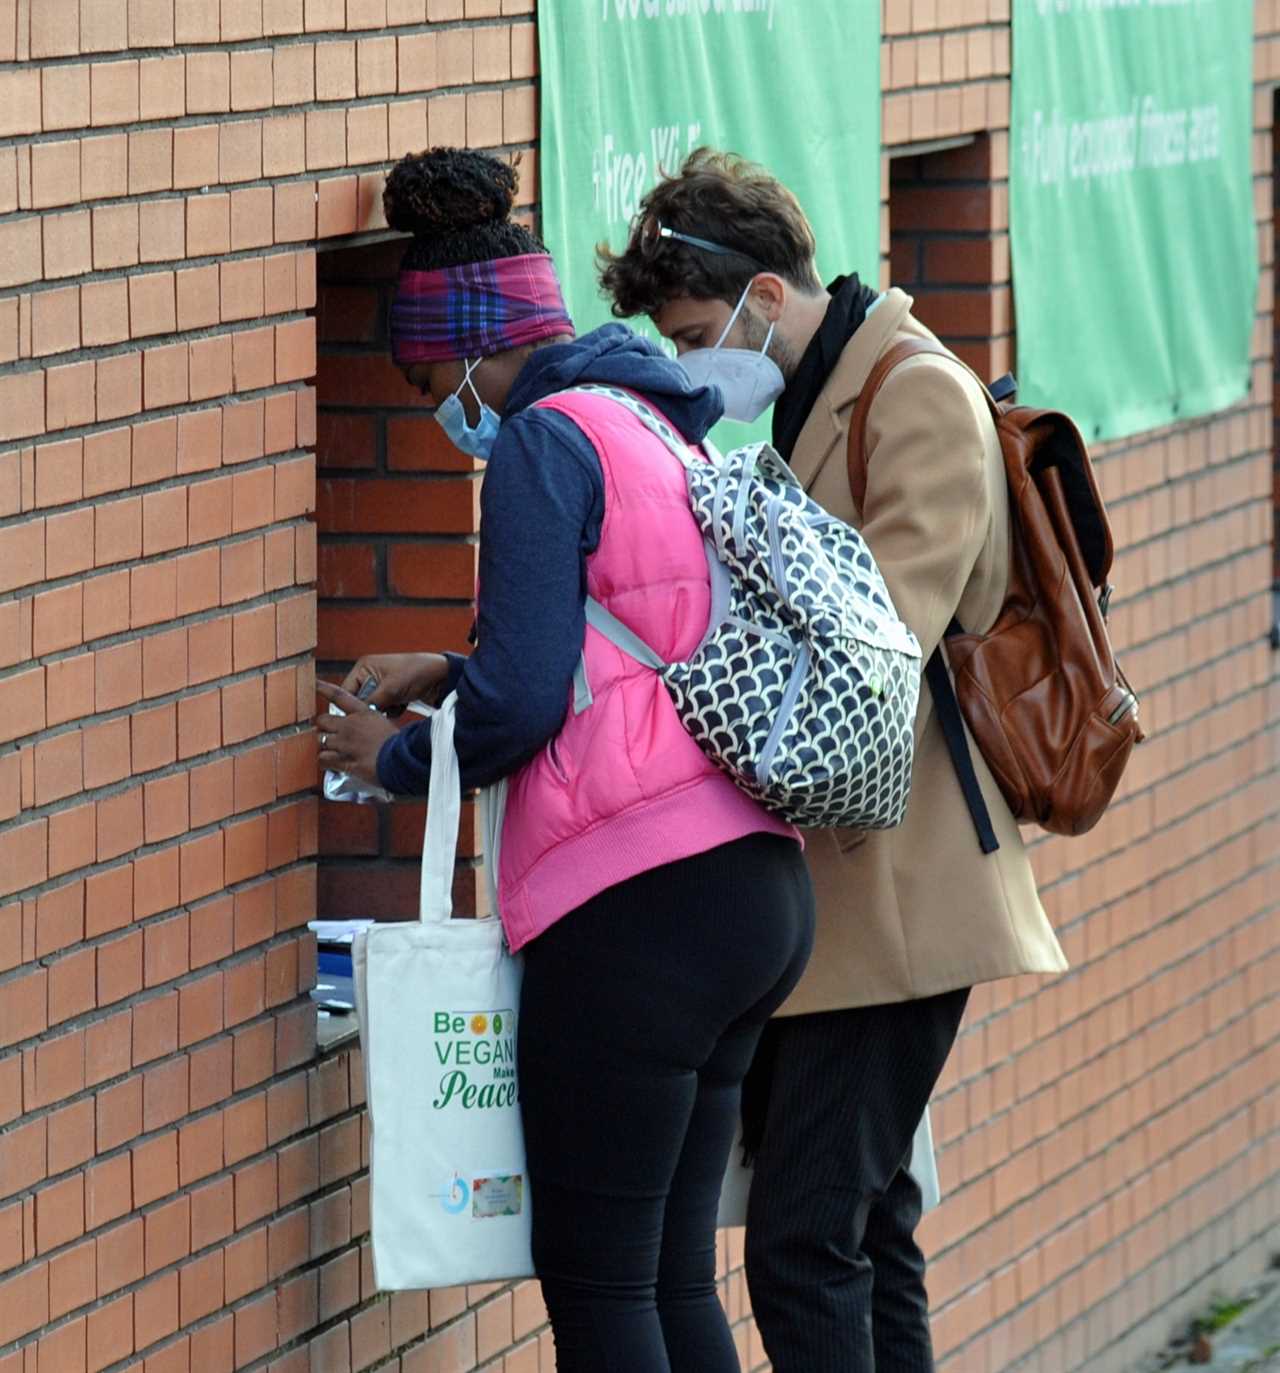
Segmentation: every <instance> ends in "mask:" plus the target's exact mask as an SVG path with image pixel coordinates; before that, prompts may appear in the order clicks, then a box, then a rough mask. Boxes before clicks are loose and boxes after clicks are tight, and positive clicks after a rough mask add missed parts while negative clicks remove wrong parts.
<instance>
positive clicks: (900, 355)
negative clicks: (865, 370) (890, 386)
mask: <svg viewBox="0 0 1280 1373" xmlns="http://www.w3.org/2000/svg"><path fill="white" fill-rule="evenodd" d="M924 354H929V355H932V356H933V357H940V358H947V359H949V360H950V361H951V362H954V363H955V364H956V366H957V367H962V368H964V370H965V371H966V372H969V373H970V375H973V373H972V369H971V368H969V367H967V366H966V365H965V363H963V362H962V361H961V360H960V359H959V358H958V357H956V355H955V354H954V353H953V352H952V351H951V350H950V349H949V348H946V347H944V346H943V345H942V344H941V343H939V342H938V340H937V339H931V338H908V339H903V340H902V341H901V342H900V343H895V344H894V345H893V346H892V347H891V348H889V349H887V350H886V351H885V352H884V353H882V354H881V355H880V357H879V358H878V359H877V360H876V364H875V366H874V367H873V368H872V369H871V372H870V373H869V375H868V376H867V379H866V381H865V382H864V383H863V386H862V390H861V391H860V392H859V393H858V399H857V401H856V402H855V403H854V407H853V418H852V419H851V420H850V421H849V446H848V451H847V454H846V461H847V462H848V466H849V490H850V492H851V493H852V495H853V503H854V504H855V505H856V506H857V507H858V510H859V511H861V510H862V508H863V505H864V504H865V502H866V499H867V416H868V415H869V414H870V413H871V406H872V404H873V402H874V401H875V398H876V396H877V395H878V394H879V391H880V388H881V386H883V385H884V383H885V381H886V380H887V378H888V376H889V373H890V372H892V371H893V369H894V368H895V367H897V366H898V364H899V363H902V362H906V361H907V359H908V358H914V357H920V356H921V355H924ZM979 385H981V382H979ZM983 394H984V395H985V396H987V399H988V402H990V399H991V398H990V393H989V392H988V391H987V389H986V387H985V386H984V387H983ZM993 413H994V406H993Z"/></svg>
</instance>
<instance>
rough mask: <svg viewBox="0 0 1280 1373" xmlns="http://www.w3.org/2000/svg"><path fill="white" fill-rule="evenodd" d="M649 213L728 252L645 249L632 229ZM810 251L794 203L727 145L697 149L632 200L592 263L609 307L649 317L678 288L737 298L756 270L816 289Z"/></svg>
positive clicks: (809, 235) (666, 242) (704, 296)
mask: <svg viewBox="0 0 1280 1373" xmlns="http://www.w3.org/2000/svg"><path fill="white" fill-rule="evenodd" d="M651 219H657V220H658V222H659V223H661V224H664V225H666V226H667V227H668V228H670V229H676V230H678V231H679V232H681V233H686V234H694V235H696V236H697V237H699V238H706V239H710V240H711V241H712V242H713V243H719V244H721V245H722V246H724V247H726V248H731V249H733V250H734V252H733V254H732V255H725V254H722V253H712V252H708V251H707V250H706V249H703V248H697V247H694V246H693V245H691V244H687V243H682V242H680V240H678V239H662V240H660V241H659V242H658V243H657V244H656V245H654V246H653V247H652V248H648V247H645V246H643V245H642V241H641V234H642V230H643V229H644V226H645V225H646V224H647V223H648V222H649V221H650V220H651ZM815 251H816V244H815V243H814V238H813V230H812V229H811V228H810V227H809V221H808V220H807V219H806V218H805V215H804V211H803V210H802V209H801V208H800V202H799V201H798V200H796V198H795V196H794V195H792V194H791V192H790V191H789V190H787V188H786V187H785V186H784V185H783V184H782V183H781V182H780V181H779V180H778V179H777V178H776V177H773V176H770V175H769V173H768V172H766V171H765V170H764V168H763V167H759V166H757V165H756V164H755V163H754V162H748V161H747V160H746V159H745V158H743V157H739V156H738V155H737V154H736V153H725V152H717V151H716V150H715V149H713V148H696V149H695V150H694V151H693V152H691V153H690V154H689V156H688V157H687V158H686V159H685V161H684V165H683V166H682V167H681V168H680V171H679V172H678V173H677V174H676V175H675V176H664V177H663V179H662V180H661V181H659V182H658V184H657V185H656V186H655V187H654V188H653V189H652V190H651V191H649V192H648V194H647V195H646V196H645V197H644V199H643V200H642V201H641V202H640V207H639V210H638V211H637V213H636V216H635V219H634V220H633V221H632V224H631V232H630V235H629V237H628V241H627V246H626V248H625V250H624V251H623V252H621V253H614V252H613V251H612V250H611V249H610V248H609V245H608V244H607V243H601V244H599V245H598V246H597V248H596V265H597V269H598V271H599V275H600V285H601V287H602V288H603V290H604V291H605V293H606V294H607V295H608V296H610V297H611V298H612V302H613V305H612V309H613V313H614V314H615V315H616V316H617V317H618V318H619V319H629V318H631V317H632V316H634V315H654V314H656V313H657V312H658V311H659V310H660V309H661V308H662V307H663V305H665V304H666V302H667V301H668V300H671V299H673V298H676V297H679V296H693V297H694V298H695V299H698V300H723V301H726V302H728V303H729V304H730V305H732V304H736V302H737V300H738V297H739V296H741V295H742V293H743V291H745V290H746V288H747V283H748V282H749V281H750V280H751V278H752V277H754V276H756V275H758V274H759V272H760V271H761V269H762V268H763V269H764V270H765V271H769V272H774V273H776V274H777V275H778V276H780V277H782V279H783V280H784V281H786V282H788V283H790V284H791V285H792V286H794V287H796V288H797V289H798V290H800V291H804V292H815V291H820V290H821V289H822V283H821V282H820V281H819V280H818V273H817V269H816V268H815V266H814V253H815Z"/></svg>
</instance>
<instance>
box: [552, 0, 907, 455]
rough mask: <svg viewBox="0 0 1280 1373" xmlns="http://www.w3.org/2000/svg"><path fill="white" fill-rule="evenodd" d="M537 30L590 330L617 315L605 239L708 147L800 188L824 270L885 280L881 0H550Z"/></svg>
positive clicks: (560, 234) (565, 237) (571, 250)
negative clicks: (603, 259)
mask: <svg viewBox="0 0 1280 1373" xmlns="http://www.w3.org/2000/svg"><path fill="white" fill-rule="evenodd" d="M538 39H539V46H540V66H541V76H542V143H541V149H542V151H541V163H540V179H541V188H542V189H541V200H542V233H543V237H544V239H545V240H546V244H547V247H548V248H550V249H551V252H552V253H553V254H554V256H555V259H556V262H557V264H558V265H559V268H560V273H561V278H562V280H563V282H564V287H565V292H566V296H567V299H568V302H569V308H570V312H571V313H572V315H573V319H574V324H575V326H576V328H577V330H578V332H579V333H580V334H584V333H586V332H587V331H588V330H590V329H594V328H595V327H596V326H597V325H599V324H604V323H606V322H607V321H608V320H609V319H610V318H611V316H610V315H609V308H608V304H607V303H606V301H605V300H604V299H603V298H602V297H601V295H600V291H599V287H598V284H597V277H596V266H595V248H596V245H597V244H598V243H600V242H602V241H605V242H608V243H609V245H610V246H611V247H612V248H614V249H615V250H619V249H621V248H622V247H623V246H624V245H625V243H626V238H627V231H628V228H629V226H630V223H631V218H632V216H633V215H634V214H635V211H636V206H637V204H638V202H639V200H640V197H641V196H642V195H643V194H644V193H645V191H647V190H648V189H649V188H650V186H652V185H653V183H654V182H655V181H656V180H657V179H658V177H659V175H660V174H661V172H662V171H663V170H665V171H668V172H674V171H677V170H678V169H679V167H680V164H681V162H682V161H683V160H684V158H685V156H686V154H688V153H689V152H691V151H692V150H693V149H694V148H696V147H698V146H699V145H701V144H709V145H710V146H712V147H715V148H719V149H722V150H727V151H731V152H736V153H740V154H742V155H743V156H744V157H748V158H750V159H751V160H752V161H753V162H759V163H762V164H763V165H764V166H765V167H766V168H768V170H769V171H770V172H772V173H773V174H774V175H775V176H777V177H778V178H779V179H780V180H781V181H783V182H784V183H785V184H786V185H788V186H789V187H790V188H791V189H792V190H793V191H794V192H795V194H796V196H797V197H798V199H799V201H800V203H801V205H802V206H803V207H804V210H805V213H806V214H807V215H808V216H809V219H810V221H811V222H812V224H813V228H814V232H815V234H816V235H817V239H818V270H819V273H820V274H821V275H822V276H823V279H824V280H827V279H829V278H830V277H833V276H835V275H837V274H838V273H842V272H851V271H857V272H859V273H860V274H861V275H862V277H863V278H864V279H865V280H869V281H871V282H872V283H874V282H875V281H876V279H877V264H878V260H879V242H880V227H879V226H880V0H539V4H538ZM708 234H709V236H710V237H714V233H711V232H710V227H709V228H708ZM636 323H637V324H640V323H642V322H640V321H637V322H636ZM649 332H651V330H650V331H649ZM724 427H725V429H727V430H729V431H731V432H729V433H725V434H723V435H722V436H720V437H721V441H722V442H724V441H729V442H741V441H742V440H743V437H744V435H745V434H746V433H747V432H748V431H747V430H746V429H745V428H744V427H743V426H741V425H726V426H724ZM754 428H761V432H762V433H763V434H766V435H767V432H768V429H767V425H765V426H761V427H757V426H753V429H754Z"/></svg>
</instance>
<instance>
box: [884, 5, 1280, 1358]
mask: <svg viewBox="0 0 1280 1373" xmlns="http://www.w3.org/2000/svg"><path fill="white" fill-rule="evenodd" d="M1274 9H1275V7H1274V6H1259V7H1257V16H1258V25H1259V34H1260V35H1263V34H1266V35H1270V34H1272V33H1273V31H1275V30H1277V29H1280V15H1276V14H1275V13H1273V11H1274ZM961 11H963V13H961ZM1007 12H1008V5H1007V4H1003V3H1000V4H988V3H986V0H976V2H974V3H967V4H964V5H956V6H954V7H952V6H943V5H940V4H935V3H933V0H900V3H895V2H894V0H888V3H887V4H886V6H885V36H884V74H885V89H886V96H885V141H886V143H887V144H888V145H890V147H892V146H894V145H906V144H911V143H919V142H926V143H927V142H930V141H933V140H940V139H948V138H952V139H954V138H957V137H959V136H961V135H965V134H968V133H971V132H974V131H981V130H986V133H985V134H983V135H980V136H979V137H978V139H977V141H976V142H975V143H974V144H972V145H970V146H968V147H961V148H955V149H950V150H945V151H928V152H926V153H925V154H924V155H923V156H920V157H915V158H902V159H894V160H893V161H892V163H891V170H890V172H889V177H888V191H887V199H886V211H887V219H888V225H887V227H888V230H889V232H888V234H887V236H886V237H887V243H888V246H889V251H890V256H889V262H888V264H887V267H888V272H887V275H888V276H892V277H893V278H894V279H895V280H901V281H902V283H903V284H904V285H907V286H908V289H910V290H911V291H912V293H913V294H914V295H916V297H917V301H918V309H919V313H920V315H921V317H922V318H923V319H924V320H925V321H926V322H928V323H930V324H931V325H932V326H933V327H934V328H935V329H937V330H938V332H939V333H941V334H942V335H943V336H944V337H946V338H947V339H948V341H950V342H952V343H953V344H954V345H955V346H956V347H957V349H958V350H959V351H960V352H961V353H962V355H963V356H965V357H966V358H967V359H968V360H969V361H971V362H973V363H974V365H975V366H977V367H978V368H979V370H980V371H982V372H983V373H984V374H985V375H989V376H994V375H995V374H997V373H999V372H1001V371H1003V370H1005V368H1006V367H1008V366H1012V367H1013V369H1014V370H1015V371H1016V356H1015V347H1014V338H1013V320H1012V301H1011V294H1010V290H1009V282H1010V278H1011V276H1012V275H1013V273H1012V272H1011V269H1010V261H1009V248H1008V235H1007V223H1008V197H1007V175H1008V171H1007V167H1008V132H1007V130H1008V109H1009V96H1008V84H1007V80H1006V77H1007V74H1008V70H1009V35H1008V31H1007V28H1006V27H1005V26H1004V25H1003V24H999V23H995V22H992V21H999V20H1003V19H1005V18H1006V17H1007ZM943 24H946V25H947V26H948V27H947V28H946V29H945V30H942V31H939V30H940V26H941V25H943ZM1278 59H1280V48H1278V46H1277V43H1276V41H1275V39H1274V38H1266V39H1264V38H1260V40H1259V44H1258V57H1257V63H1256V69H1257V70H1256V75H1257V78H1258V82H1259V85H1258V88H1257V91H1258V99H1257V102H1256V116H1257V117H1256V124H1257V129H1258V132H1257V135H1256V140H1255V143H1256V150H1257V152H1256V157H1255V168H1254V170H1255V173H1256V175H1257V182H1256V184H1257V189H1258V195H1257V212H1258V221H1259V243H1260V250H1261V255H1262V261H1263V276H1262V285H1261V290H1260V292H1259V303H1258V308H1259V314H1258V328H1257V331H1256V333H1255V342H1254V353H1255V358H1256V362H1255V369H1254V377H1255V379H1254V387H1253V391H1252V394H1251V395H1250V397H1249V398H1248V400H1247V401H1246V402H1245V403H1243V404H1241V405H1240V406H1238V407H1236V408H1234V409H1233V410H1231V411H1228V412H1225V413H1223V414H1221V415H1217V416H1212V417H1209V418H1206V419H1204V420H1201V421H1197V422H1194V423H1191V424H1185V425H1180V426H1177V427H1176V428H1172V429H1167V430H1162V431H1159V432H1157V433H1154V434H1149V435H1141V436H1138V437H1137V438H1135V439H1132V440H1127V441H1125V442H1123V443H1116V444H1111V445H1107V446H1105V447H1102V448H1099V449H1097V450H1096V452H1095V457H1096V458H1097V463H1098V474H1099V480H1100V482H1101V484H1102V488H1103V492H1104V495H1105V496H1106V498H1107V500H1108V503H1109V507H1110V510H1111V514H1112V519H1113V523H1114V527H1115V534H1116V543H1117V547H1118V549H1119V550H1120V551H1119V554H1118V556H1117V560H1116V567H1115V571H1114V580H1115V582H1116V585H1117V588H1118V593H1117V599H1116V602H1115V608H1114V610H1113V615H1112V628H1113V633H1114V636H1115V639H1116V642H1117V645H1118V647H1119V649H1120V650H1121V652H1122V655H1123V661H1124V664H1125V666H1126V669H1127V670H1128V671H1129V673H1130V675H1131V676H1132V677H1133V679H1134V681H1135V683H1136V684H1137V685H1138V687H1139V690H1140V692H1141V693H1142V695H1143V714H1144V720H1145V722H1146V726H1147V729H1148V733H1149V734H1150V736H1151V737H1150V739H1149V742H1148V743H1146V744H1145V745H1144V746H1143V747H1142V749H1141V750H1140V751H1139V752H1138V753H1137V754H1136V755H1135V758H1134V762H1133V764H1132V766H1131V768H1130V773H1129V776H1128V777H1127V779H1126V783H1125V787H1124V790H1123V792H1122V794H1121V796H1120V798H1119V801H1118V803H1117V805H1116V806H1115V808H1114V809H1113V811H1112V812H1110V813H1109V814H1108V816H1107V818H1106V819H1105V820H1104V822H1103V823H1102V825H1100V826H1099V828H1098V830H1096V831H1095V832H1094V833H1093V834H1091V835H1088V836H1086V837H1085V838H1083V839H1077V840H1072V841H1062V840H1053V841H1049V840H1045V839H1041V840H1040V841H1039V842H1037V844H1036V846H1035V850H1034V862H1035V866H1036V871H1037V876H1038V879H1039V881H1040V886H1041V892H1042V894H1043V896H1044V900H1045V904H1046V907H1047V909H1048V910H1049V913H1050V915H1051V917H1052V919H1053V921H1054V924H1055V926H1056V928H1057V929H1058V931H1059V934H1060V937H1061V939H1062V942H1063V945H1064V948H1065V949H1066V952H1067V955H1068V957H1069V959H1070V961H1071V964H1072V971H1071V972H1070V973H1069V974H1068V975H1067V976H1065V977H1063V978H1060V979H1058V980H1056V981H1050V982H1044V983H1041V982H1039V981H1037V980H1035V979H1026V980H1025V981H1015V982H1004V983H996V984H992V985H989V986H987V987H983V988H980V989H978V991H977V992H976V993H975V995H974V998H973V1000H972V1002H971V1005H970V1009H969V1013H968V1015H967V1017H966V1020H965V1026H964V1029H963V1031H962V1034H961V1037H960V1041H959V1043H958V1045H957V1048H956V1052H955V1053H954V1055H953V1056H952V1059H951V1061H950V1063H949V1065H948V1067H947V1070H946V1072H945V1073H944V1076H943V1080H942V1082H941V1084H940V1086H939V1090H938V1093H937V1096H936V1098H935V1105H934V1128H935V1135H936V1138H937V1141H938V1145H939V1163H940V1169H941V1175H942V1184H943V1191H944V1195H945V1200H944V1202H943V1205H942V1207H941V1208H940V1210H939V1211H938V1212H936V1213H935V1214H934V1215H932V1216H930V1217H928V1218H927V1219H926V1221H925V1225H924V1237H925V1241H926V1248H927V1250H928V1252H929V1254H930V1257H931V1271H932V1278H931V1282H930V1292H931V1297H932V1306H933V1310H934V1313H935V1314H934V1330H935V1340H936V1344H937V1348H938V1352H939V1355H940V1366H941V1367H942V1368H944V1369H948V1370H955V1371H956V1373H971V1370H977V1371H978V1373H1003V1370H1006V1369H1019V1370H1022V1369H1027V1370H1032V1369H1034V1370H1038V1371H1039V1370H1044V1371H1046V1373H1047V1370H1071V1369H1086V1368H1087V1369H1089V1370H1090V1371H1091V1373H1113V1371H1114V1373H1119V1370H1125V1369H1129V1368H1131V1367H1133V1366H1134V1365H1135V1364H1136V1362H1137V1360H1138V1359H1139V1358H1140V1356H1141V1355H1142V1354H1144V1353H1149V1352H1151V1351H1153V1350H1155V1349H1157V1348H1159V1347H1160V1345H1161V1344H1162V1343H1163V1342H1164V1341H1165V1339H1166V1338H1167V1337H1168V1336H1169V1335H1170V1334H1171V1333H1172V1332H1173V1330H1174V1328H1175V1325H1176V1323H1177V1322H1178V1321H1179V1320H1182V1319H1185V1318H1186V1317H1188V1316H1189V1315H1191V1314H1193V1313H1194V1312H1195V1311H1196V1310H1197V1308H1198V1307H1202V1306H1203V1305H1205V1304H1206V1303H1207V1301H1208V1299H1209V1297H1210V1296H1211V1295H1212V1294H1213V1293H1214V1292H1217V1291H1219V1290H1228V1291H1229V1290H1231V1288H1232V1286H1233V1284H1235V1283H1242V1282H1243V1281H1245V1280H1246V1278H1247V1277H1248V1276H1249V1275H1251V1274H1252V1273H1254V1272H1256V1271H1258V1270H1259V1269H1260V1268H1261V1267H1262V1266H1264V1264H1265V1263H1266V1261H1267V1258H1268V1257H1269V1248H1268V1244H1267V1237H1268V1234H1269V1232H1270V1230H1271V1229H1272V1227H1274V1224H1275V1221H1276V1218H1277V1215H1278V1214H1280V1181H1277V1169H1278V1168H1280V1134H1278V1133H1277V1127H1278V1125H1280V1119H1278V1116H1277V1089H1276V1086H1275V1084H1276V1082H1277V1067H1278V1066H1280V1013H1278V1008H1277V1002H1276V998H1275V991H1274V988H1275V986H1276V983H1275V970H1276V968H1277V966H1278V963H1280V955H1278V954H1277V948H1278V946H1280V907H1277V904H1276V897H1275V863H1276V853H1277V837H1278V835H1280V826H1278V825H1277V818H1278V810H1277V808H1278V805H1280V786H1278V785H1277V779H1276V770H1277V763H1278V761H1280V751H1278V748H1277V743H1278V740H1280V731H1278V730H1277V715H1278V707H1280V690H1278V689H1277V684H1276V658H1275V656H1274V654H1272V653H1271V652H1270V651H1269V650H1268V647H1267V643H1266V632H1267V625H1268V622H1269V610H1270V606H1269V596H1268V589H1269V583H1270V576H1271V570H1270V561H1271V554H1270V539H1271V518H1270V510H1269V504H1270V490H1269V482H1270V471H1271V465H1272V439H1271V376H1270V374H1271V357H1272V330H1273V325H1272V293H1271V263H1272V244H1273V234H1272V232H1271V224H1270V213H1271V212H1270V205H1271V195H1270V179H1271V146H1270V138H1271V122H1272V114H1271V86H1270V84H1269V83H1270V81H1271V80H1272V79H1273V77H1274V76H1275V75H1277V74H1280V60H1278ZM966 76H967V77H968V78H970V79H969V82H968V85H967V87H966V86H963V85H958V84H954V83H959V82H961V81H962V80H963V79H964V78H965V77H966ZM966 109H968V110H969V111H970V112H969V113H966ZM983 111H985V120H984V117H983V113H982V112H983ZM908 283H909V284H908Z"/></svg>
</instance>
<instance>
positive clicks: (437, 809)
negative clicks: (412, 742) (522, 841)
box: [416, 691, 507, 925]
mask: <svg viewBox="0 0 1280 1373" xmlns="http://www.w3.org/2000/svg"><path fill="white" fill-rule="evenodd" d="M457 705H458V695H457V693H456V692H453V691H451V692H450V693H449V694H448V696H446V697H445V698H444V700H443V701H442V702H441V703H440V705H439V706H437V707H436V708H435V709H434V710H432V709H431V708H430V707H429V706H417V707H416V708H417V709H419V710H421V711H423V712H424V713H428V714H429V715H430V717H431V780H430V783H429V790H428V792H427V827H426V831H425V833H424V834H423V838H422V884H421V887H420V888H419V894H418V918H419V920H420V921H421V922H422V923H423V924H424V925H431V924H440V923H442V922H444V921H447V920H450V919H451V918H452V916H453V873H454V863H455V860H456V858H457V853H458V824H459V819H460V816H461V813H462V778H461V774H460V772H459V769H458V755H457V753H456V752H455V750H454V747H453V722H454V715H455V713H456V710H457ZM506 800H507V781H506V778H505V777H504V778H503V779H502V780H501V781H499V782H496V783H494V784H493V785H492V786H488V787H485V788H484V789H483V790H482V791H481V795H480V801H481V808H482V814H483V818H484V824H485V876H486V880H487V881H488V883H489V904H490V907H491V912H490V915H489V916H485V917H480V918H482V919H491V918H493V917H495V916H496V915H497V910H498V893H497V867H498V847H499V844H500V842H501V837H502V820H503V815H504V812H505V810H506Z"/></svg>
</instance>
